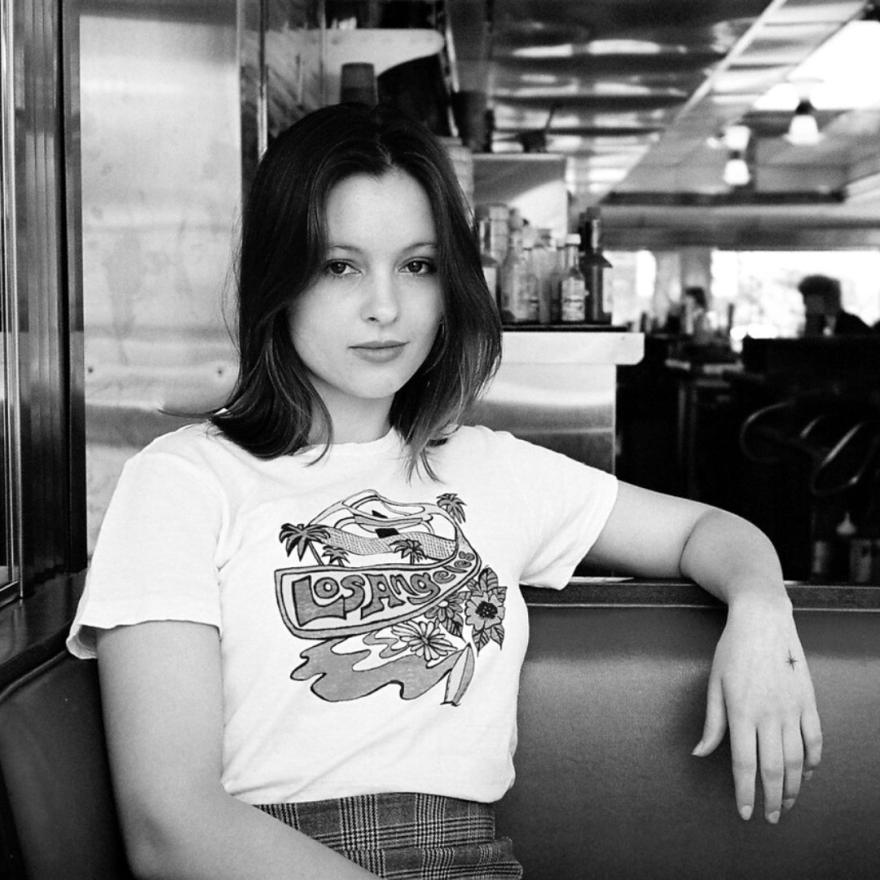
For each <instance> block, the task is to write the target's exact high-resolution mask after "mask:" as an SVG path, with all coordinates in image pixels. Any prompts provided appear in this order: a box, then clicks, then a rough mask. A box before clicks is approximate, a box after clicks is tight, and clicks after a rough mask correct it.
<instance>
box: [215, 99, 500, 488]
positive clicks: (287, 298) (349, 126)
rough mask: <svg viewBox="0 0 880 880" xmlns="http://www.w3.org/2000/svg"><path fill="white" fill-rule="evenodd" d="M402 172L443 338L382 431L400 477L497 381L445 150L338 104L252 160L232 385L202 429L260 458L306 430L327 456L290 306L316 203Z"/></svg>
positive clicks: (307, 278) (386, 119)
mask: <svg viewBox="0 0 880 880" xmlns="http://www.w3.org/2000/svg"><path fill="white" fill-rule="evenodd" d="M391 169H400V170H401V171H404V172H405V173H407V174H409V175H410V176H411V177H412V178H414V179H415V180H416V181H417V182H418V183H419V184H420V185H421V187H422V188H423V189H424V191H425V193H426V195H427V196H428V200H429V202H430V204H431V207H432V211H433V218H434V225H435V229H436V231H437V272H438V277H439V279H440V283H441V287H442V290H443V301H444V307H443V314H444V320H443V324H444V326H443V328H442V330H441V332H440V333H438V336H437V338H436V339H435V341H434V345H433V348H432V349H431V351H430V353H429V354H428V357H427V358H426V359H425V362H424V363H423V364H422V365H421V367H420V368H419V369H418V370H417V371H416V373H415V375H414V376H413V377H412V378H411V379H410V380H409V381H408V382H407V383H406V385H405V386H404V387H403V388H401V389H400V391H398V392H397V394H396V395H395V398H394V401H393V403H392V407H391V415H390V418H391V425H392V427H393V428H395V429H397V430H398V431H399V432H400V434H401V435H402V436H403V438H404V440H405V441H406V443H407V445H408V448H409V452H410V463H409V464H410V467H409V471H410V473H412V471H413V470H414V469H415V467H416V466H417V465H418V463H419V462H421V463H422V464H423V465H424V466H425V468H426V470H427V472H428V473H429V474H433V471H432V470H431V467H430V463H429V461H428V451H429V449H430V447H431V446H432V445H436V444H437V443H439V442H442V439H443V435H444V431H445V430H446V429H448V428H449V427H450V426H451V425H452V424H454V423H455V422H458V421H459V420H460V419H461V418H462V416H463V415H464V413H465V411H466V410H467V409H468V407H469V406H470V405H471V404H472V403H473V402H474V400H476V398H477V396H478V395H479V393H480V392H481V391H482V389H483V388H484V386H485V385H486V383H487V382H488V381H489V379H490V378H491V377H492V375H493V374H494V372H495V370H496V369H497V366H498V362H499V359H500V354H501V325H500V319H499V316H498V311H497V308H496V306H495V303H494V302H493V300H492V298H491V296H490V294H489V291H488V289H487V287H486V282H485V280H484V277H483V272H482V268H481V266H480V257H479V252H478V250H477V246H476V241H475V237H474V235H473V229H472V226H471V222H470V215H469V212H468V208H467V205H466V202H465V200H464V196H463V195H462V192H461V188H460V187H459V184H458V181H457V179H456V176H455V172H454V171H453V169H452V165H451V163H450V161H449V159H448V157H447V155H446V151H445V150H444V148H443V146H442V145H441V144H440V143H438V142H437V140H436V139H435V138H434V136H433V135H432V134H431V133H430V132H429V131H428V130H427V129H425V128H424V127H423V126H422V125H421V124H419V123H416V122H414V121H412V120H411V119H409V118H408V117H406V116H404V115H403V114H402V113H400V112H399V111H397V110H394V109H392V108H389V107H383V106H378V107H374V108H370V107H367V106H364V105H360V104H337V105H334V106H331V107H325V108H323V109H321V110H317V111H315V112H314V113H310V114H309V115H308V116H305V117H304V118H303V119H301V120H299V121H298V122H296V123H295V124H294V125H292V126H291V127H290V128H288V129H287V130H286V131H284V132H283V133H282V134H280V135H279V136H278V137H277V138H276V139H275V141H274V142H273V143H272V145H271V146H270V147H269V149H268V150H267V151H266V154H265V155H264V156H263V159H262V160H261V162H260V164H259V166H258V168H257V172H256V175H255V178H254V181H253V185H252V187H251V190H250V194H249V197H248V199H247V202H246V204H245V208H244V212H243V216H242V234H241V249H240V253H239V259H238V278H237V281H238V354H239V374H238V379H237V381H236V384H235V387H234V388H233V390H232V392H231V394H230V396H229V399H228V400H227V401H226V403H225V405H224V406H223V407H222V408H221V409H219V410H217V411H216V412H214V413H213V414H212V415H211V421H212V422H213V423H214V424H215V425H216V426H217V427H218V428H220V429H221V430H222V431H223V432H224V433H225V434H226V435H227V436H228V437H229V438H230V439H231V440H233V441H234V442H235V443H237V444H238V445H239V446H241V447H243V448H244V449H247V450H248V451H249V452H251V453H252V454H254V455H256V456H258V457H260V458H275V457H277V456H280V455H288V454H291V453H293V452H296V451H297V450H298V449H301V448H302V447H303V446H305V445H306V444H307V443H308V438H309V435H310V433H311V432H312V428H313V419H315V418H317V419H318V420H319V422H320V424H319V426H318V427H319V430H318V432H317V433H318V435H319V436H321V437H322V438H323V440H324V442H325V451H326V448H328V447H329V444H330V443H332V441H333V426H332V424H331V421H330V415H329V413H328V412H327V409H326V407H325V406H324V404H323V402H322V400H321V398H320V396H319V395H318V393H317V392H316V391H315V389H314V387H313V386H312V384H311V382H310V381H309V379H308V376H307V371H306V369H305V367H304V366H303V364H302V361H301V360H300V358H299V356H298V355H297V353H296V350H295V348H294V346H293V343H292V341H291V336H290V329H289V325H288V320H287V315H288V309H289V306H290V304H291V303H292V302H293V301H294V300H295V299H296V298H297V297H298V296H300V295H301V294H302V293H303V292H304V291H305V290H306V289H307V288H308V287H309V285H310V284H311V283H312V281H313V280H314V278H315V276H316V275H317V273H318V272H319V270H320V267H321V265H322V264H323V261H324V259H325V251H326V230H325V219H324V218H325V203H326V199H327V196H328V194H329V193H330V191H331V190H332V188H333V187H334V186H336V185H337V184H338V183H340V182H341V181H342V180H345V179H346V178H348V177H351V176H352V175H355V174H368V175H371V176H374V177H380V176H381V175H382V174H385V173H387V172H388V171H390V170H391Z"/></svg>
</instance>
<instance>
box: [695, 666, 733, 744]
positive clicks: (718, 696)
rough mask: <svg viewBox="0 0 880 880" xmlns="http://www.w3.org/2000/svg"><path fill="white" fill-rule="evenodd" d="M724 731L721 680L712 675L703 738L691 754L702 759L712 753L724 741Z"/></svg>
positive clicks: (725, 726)
mask: <svg viewBox="0 0 880 880" xmlns="http://www.w3.org/2000/svg"><path fill="white" fill-rule="evenodd" d="M725 730H727V713H726V712H725V710H724V695H723V693H722V691H721V680H720V677H719V676H717V675H715V674H714V673H713V674H712V675H710V676H709V687H708V691H707V694H706V721H705V723H704V724H703V736H702V738H701V739H700V741H699V742H698V743H697V745H696V746H695V747H694V750H693V751H692V752H691V754H692V755H696V756H697V757H699V758H703V757H705V756H706V755H708V754H709V753H710V752H712V751H714V750H715V749H716V748H717V747H718V745H719V744H720V743H721V740H722V739H724V731H725Z"/></svg>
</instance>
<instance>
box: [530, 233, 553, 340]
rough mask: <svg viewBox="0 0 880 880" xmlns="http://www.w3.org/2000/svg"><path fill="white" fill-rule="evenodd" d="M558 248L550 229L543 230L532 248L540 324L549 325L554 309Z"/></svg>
mask: <svg viewBox="0 0 880 880" xmlns="http://www.w3.org/2000/svg"><path fill="white" fill-rule="evenodd" d="M555 264H556V248H555V247H554V245H553V239H552V237H551V235H550V230H549V229H544V228H541V229H539V230H538V235H537V237H536V238H535V244H534V247H533V248H532V268H533V270H534V273H535V295H536V297H537V300H538V323H539V324H549V323H550V322H551V320H552V309H553V304H552V300H553V287H552V285H553V271H554V269H555Z"/></svg>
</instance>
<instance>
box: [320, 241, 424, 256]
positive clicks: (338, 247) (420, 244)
mask: <svg viewBox="0 0 880 880" xmlns="http://www.w3.org/2000/svg"><path fill="white" fill-rule="evenodd" d="M420 248H433V249H435V250H436V248H437V242H436V241H414V242H412V244H407V245H404V246H403V247H402V248H401V249H400V253H405V252H407V251H414V250H419V249H420ZM327 250H328V251H346V252H349V253H354V254H363V253H364V250H363V248H360V247H358V246H357V245H354V244H345V243H344V242H333V241H331V242H328V244H327Z"/></svg>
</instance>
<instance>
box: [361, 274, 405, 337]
mask: <svg viewBox="0 0 880 880" xmlns="http://www.w3.org/2000/svg"><path fill="white" fill-rule="evenodd" d="M398 310H399V302H398V295H397V286H396V284H395V280H394V278H393V276H392V275H390V274H388V273H385V272H382V273H376V274H375V275H374V276H373V277H372V279H371V280H370V283H369V285H368V291H367V296H366V299H365V301H364V308H363V317H364V319H365V320H367V321H373V322H376V323H379V324H388V323H391V322H392V321H394V320H395V319H396V318H397V314H398Z"/></svg>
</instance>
